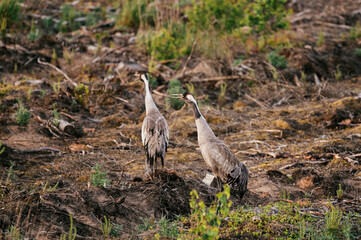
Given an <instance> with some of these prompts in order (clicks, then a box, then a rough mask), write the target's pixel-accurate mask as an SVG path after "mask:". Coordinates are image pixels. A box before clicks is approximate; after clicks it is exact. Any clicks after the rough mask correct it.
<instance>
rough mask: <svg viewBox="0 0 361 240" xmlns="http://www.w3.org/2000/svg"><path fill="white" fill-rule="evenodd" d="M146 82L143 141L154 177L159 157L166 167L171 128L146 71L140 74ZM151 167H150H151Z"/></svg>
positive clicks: (148, 163)
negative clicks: (152, 91) (153, 95)
mask: <svg viewBox="0 0 361 240" xmlns="http://www.w3.org/2000/svg"><path fill="white" fill-rule="evenodd" d="M140 78H141V80H143V82H144V84H145V109H146V116H145V118H144V120H143V125H142V143H143V146H144V150H145V154H146V156H147V160H146V163H145V164H146V169H147V171H148V172H149V171H150V172H151V176H152V177H153V174H154V169H155V174H157V159H159V158H160V159H161V164H162V167H164V159H165V152H166V151H167V147H168V139H169V130H168V124H167V121H166V120H165V118H164V117H163V115H162V114H161V113H160V112H159V110H158V108H157V106H156V105H155V103H154V101H153V98H152V95H151V93H150V90H149V81H148V77H147V75H146V74H145V73H142V74H141V75H140ZM149 168H150V169H149Z"/></svg>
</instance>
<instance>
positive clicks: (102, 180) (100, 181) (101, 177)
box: [91, 164, 110, 187]
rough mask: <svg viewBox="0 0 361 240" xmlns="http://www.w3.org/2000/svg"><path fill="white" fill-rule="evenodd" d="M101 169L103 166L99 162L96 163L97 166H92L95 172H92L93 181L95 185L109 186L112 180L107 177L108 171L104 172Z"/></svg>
mask: <svg viewBox="0 0 361 240" xmlns="http://www.w3.org/2000/svg"><path fill="white" fill-rule="evenodd" d="M101 169H102V167H101V166H100V165H99V164H96V165H95V167H93V168H92V171H93V173H92V174H91V183H92V184H93V185H94V186H95V187H99V186H103V187H108V186H109V184H110V180H109V179H108V178H107V174H106V172H103V171H102V170H101Z"/></svg>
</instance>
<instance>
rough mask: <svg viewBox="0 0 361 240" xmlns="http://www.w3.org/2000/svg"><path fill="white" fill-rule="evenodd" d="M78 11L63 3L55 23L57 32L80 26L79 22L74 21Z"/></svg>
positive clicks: (72, 29)
mask: <svg viewBox="0 0 361 240" xmlns="http://www.w3.org/2000/svg"><path fill="white" fill-rule="evenodd" d="M79 16H80V13H79V12H78V11H77V10H76V9H75V8H74V7H72V6H70V5H68V4H64V5H62V6H61V18H60V20H59V22H58V23H57V29H58V30H59V32H62V33H65V32H72V31H74V30H77V29H79V28H80V26H81V25H80V23H79V22H76V21H75V18H77V17H79Z"/></svg>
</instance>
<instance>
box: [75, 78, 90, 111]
mask: <svg viewBox="0 0 361 240" xmlns="http://www.w3.org/2000/svg"><path fill="white" fill-rule="evenodd" d="M74 95H75V98H76V101H77V103H79V104H80V105H81V106H83V107H84V106H85V105H86V103H87V101H88V97H89V87H88V86H86V85H84V84H83V83H81V84H79V85H78V86H76V88H75V90H74Z"/></svg>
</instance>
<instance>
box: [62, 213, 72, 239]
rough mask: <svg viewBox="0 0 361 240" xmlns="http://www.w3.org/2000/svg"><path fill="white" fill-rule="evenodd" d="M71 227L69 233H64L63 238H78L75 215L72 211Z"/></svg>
mask: <svg viewBox="0 0 361 240" xmlns="http://www.w3.org/2000/svg"><path fill="white" fill-rule="evenodd" d="M69 216H70V228H69V232H68V234H62V235H61V237H60V239H61V240H75V238H76V227H75V226H74V224H73V215H72V214H71V213H70V214H69Z"/></svg>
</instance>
